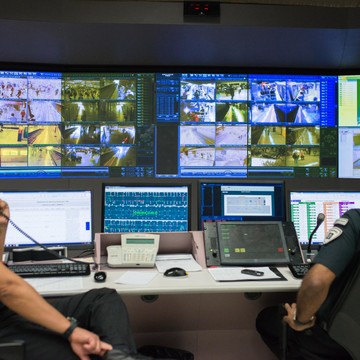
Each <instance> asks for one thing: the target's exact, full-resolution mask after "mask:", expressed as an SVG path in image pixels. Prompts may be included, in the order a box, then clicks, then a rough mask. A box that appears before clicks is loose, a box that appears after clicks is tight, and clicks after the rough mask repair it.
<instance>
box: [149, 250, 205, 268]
mask: <svg viewBox="0 0 360 360" xmlns="http://www.w3.org/2000/svg"><path fill="white" fill-rule="evenodd" d="M155 265H156V268H157V269H158V271H159V272H161V273H164V272H165V271H166V270H167V269H170V268H173V267H179V268H182V269H184V270H185V271H187V272H189V271H201V270H202V267H201V266H200V265H199V264H198V263H197V262H196V261H195V259H194V257H193V256H192V254H173V255H157V256H156V259H155Z"/></svg>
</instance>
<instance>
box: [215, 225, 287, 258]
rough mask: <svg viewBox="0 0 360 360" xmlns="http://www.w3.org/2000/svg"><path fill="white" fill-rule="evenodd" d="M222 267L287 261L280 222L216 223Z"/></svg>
mask: <svg viewBox="0 0 360 360" xmlns="http://www.w3.org/2000/svg"><path fill="white" fill-rule="evenodd" d="M217 228H218V237H219V251H220V262H221V264H222V265H261V264H263V265H271V264H274V265H275V264H284V263H288V262H289V255H288V251H287V246H286V241H285V236H284V232H283V227H282V223H281V222H279V221H272V222H263V221H262V222H258V221H252V222H247V221H243V222H236V221H231V222H227V221H225V222H220V223H217Z"/></svg>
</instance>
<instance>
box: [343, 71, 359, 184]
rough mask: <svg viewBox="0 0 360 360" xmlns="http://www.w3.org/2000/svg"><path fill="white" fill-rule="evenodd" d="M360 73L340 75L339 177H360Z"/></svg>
mask: <svg viewBox="0 0 360 360" xmlns="http://www.w3.org/2000/svg"><path fill="white" fill-rule="evenodd" d="M359 94H360V75H346V76H345V75H344V76H339V140H338V142H339V152H338V158H339V177H340V178H360V101H359Z"/></svg>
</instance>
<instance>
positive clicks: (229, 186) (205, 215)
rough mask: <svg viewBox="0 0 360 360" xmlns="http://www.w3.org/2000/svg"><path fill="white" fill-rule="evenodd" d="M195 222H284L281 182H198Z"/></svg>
mask: <svg viewBox="0 0 360 360" xmlns="http://www.w3.org/2000/svg"><path fill="white" fill-rule="evenodd" d="M199 191H200V205H199V211H200V216H199V223H200V225H201V227H203V224H204V222H207V221H230V220H231V221H236V220H237V221H250V220H252V221H260V220H272V221H284V220H285V195H284V184H283V182H274V183H245V182H244V183H230V182H222V183H219V182H200V190H199Z"/></svg>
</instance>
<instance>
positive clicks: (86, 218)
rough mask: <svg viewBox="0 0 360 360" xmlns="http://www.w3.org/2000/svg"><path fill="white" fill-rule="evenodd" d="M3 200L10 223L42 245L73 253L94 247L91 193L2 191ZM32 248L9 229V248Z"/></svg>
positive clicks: (13, 229)
mask: <svg viewBox="0 0 360 360" xmlns="http://www.w3.org/2000/svg"><path fill="white" fill-rule="evenodd" d="M0 198H1V199H3V200H5V201H7V203H8V204H9V207H10V218H11V220H12V221H13V222H14V223H15V224H16V225H17V226H18V227H19V228H20V229H21V230H23V231H24V232H25V233H26V234H28V235H29V236H31V237H32V238H33V239H34V240H36V241H37V242H39V243H40V244H42V245H46V246H65V247H68V248H72V249H80V248H91V247H92V246H93V228H92V193H91V191H88V190H80V191H78V190H55V191H1V192H0ZM32 245H34V243H33V242H32V241H31V240H30V239H28V238H27V237H26V236H24V235H23V234H22V233H20V232H19V231H18V230H17V229H15V228H14V227H13V226H11V225H9V226H8V230H7V235H6V240H5V247H6V248H12V247H22V246H32Z"/></svg>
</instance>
